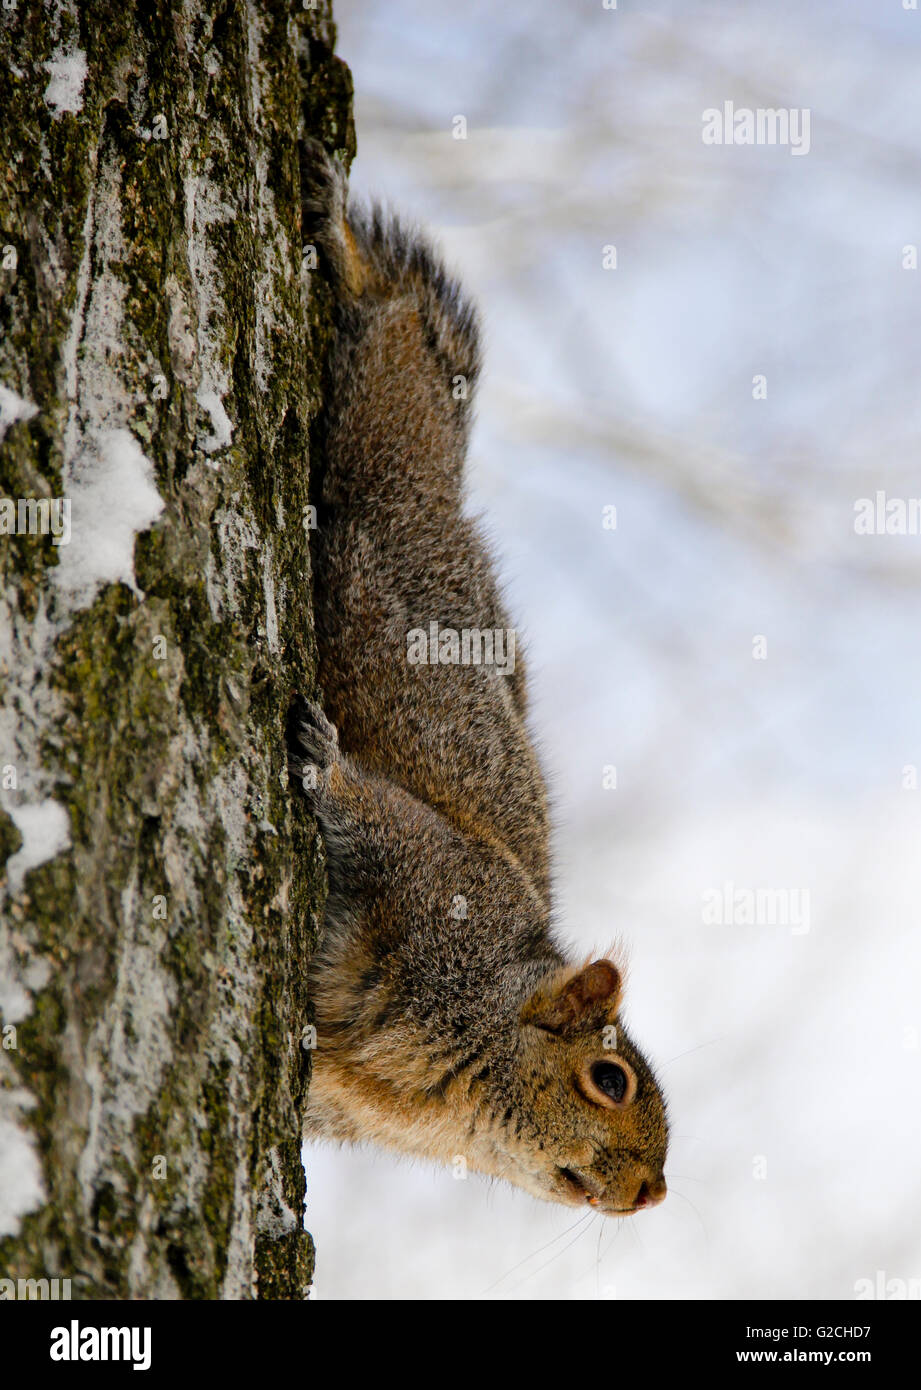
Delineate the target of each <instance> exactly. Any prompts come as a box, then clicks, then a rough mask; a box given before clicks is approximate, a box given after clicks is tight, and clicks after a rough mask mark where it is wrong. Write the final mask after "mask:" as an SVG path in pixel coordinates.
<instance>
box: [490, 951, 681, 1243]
mask: <svg viewBox="0 0 921 1390" xmlns="http://www.w3.org/2000/svg"><path fill="white" fill-rule="evenodd" d="M621 996H622V977H621V973H620V971H619V970H618V969H617V967H616V966H615V965H614V964H613V963H612V962H611V961H610V960H607V959H604V960H596V961H593V962H592V963H591V964H590V965H586V966H584V967H583V968H581V969H580V968H579V967H577V966H570V967H568V968H564V969H562V970H558V971H555V972H553V974H551V975H549V976H548V977H547V978H546V979H545V980H544V981H543V982H542V983H541V984H540V986H539V987H538V989H537V990H536V991H535V992H534V994H532V995H531V997H530V998H529V999H528V1000H527V1002H526V1003H525V1005H524V1007H523V1009H522V1011H521V1015H520V1033H519V1039H520V1041H519V1048H518V1057H517V1062H518V1068H517V1073H518V1074H517V1078H516V1081H517V1086H516V1089H517V1090H518V1093H519V1108H520V1110H521V1111H522V1112H524V1114H525V1115H526V1117H527V1124H526V1125H524V1126H522V1133H524V1130H525V1129H526V1128H527V1129H530V1130H531V1132H532V1133H533V1132H534V1131H535V1130H536V1131H537V1134H538V1137H539V1138H540V1139H541V1141H542V1147H541V1148H539V1149H538V1150H537V1151H536V1152H535V1149H534V1146H533V1143H528V1144H527V1146H526V1148H525V1147H524V1146H523V1147H522V1149H521V1151H520V1154H519V1153H516V1152H514V1150H513V1153H512V1154H511V1155H509V1157H511V1159H512V1164H513V1166H514V1168H515V1170H516V1173H515V1176H514V1177H512V1173H510V1172H506V1176H507V1177H512V1180H513V1181H515V1182H516V1183H517V1184H518V1185H519V1186H521V1187H524V1188H526V1189H527V1190H528V1191H530V1192H532V1193H533V1194H534V1195H535V1196H539V1197H543V1198H545V1199H547V1200H548V1201H555V1202H563V1203H566V1204H567V1205H570V1206H582V1205H585V1204H588V1205H590V1206H592V1207H594V1208H595V1209H596V1210H597V1211H599V1212H603V1213H605V1214H606V1215H610V1216H625V1215H629V1214H631V1213H632V1212H635V1211H639V1210H640V1209H641V1208H643V1207H650V1206H654V1205H655V1204H656V1203H658V1202H661V1201H662V1200H663V1198H664V1197H665V1194H666V1186H665V1177H664V1175H663V1172H662V1168H663V1165H664V1163H665V1154H666V1149H667V1147H668V1125H667V1121H666V1115H665V1102H664V1100H663V1098H662V1093H661V1091H660V1089H659V1085H658V1082H657V1081H656V1078H655V1076H654V1075H653V1072H652V1069H651V1067H650V1066H649V1064H648V1063H647V1062H646V1060H645V1058H644V1057H643V1055H642V1053H641V1052H640V1051H639V1050H638V1049H637V1048H636V1047H635V1046H634V1044H633V1042H632V1041H631V1039H630V1037H629V1035H628V1034H627V1032H626V1030H625V1029H624V1028H623V1026H622V1024H621V1023H620V1022H619V1021H618V1015H619V1012H620V1006H621Z"/></svg>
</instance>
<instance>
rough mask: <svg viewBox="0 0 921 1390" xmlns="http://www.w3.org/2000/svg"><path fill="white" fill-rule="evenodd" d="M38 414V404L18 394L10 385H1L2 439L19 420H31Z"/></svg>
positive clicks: (0, 429)
mask: <svg viewBox="0 0 921 1390" xmlns="http://www.w3.org/2000/svg"><path fill="white" fill-rule="evenodd" d="M37 414H38V406H37V405H33V404H32V402H31V401H27V400H25V399H24V398H23V397H22V396H19V395H17V394H16V392H15V391H11V390H10V388H9V387H8V386H0V439H3V436H4V435H5V434H6V432H7V430H8V429H9V427H10V425H15V423H16V421H17V420H31V419H32V416H33V415H37Z"/></svg>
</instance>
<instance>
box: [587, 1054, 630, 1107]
mask: <svg viewBox="0 0 921 1390" xmlns="http://www.w3.org/2000/svg"><path fill="white" fill-rule="evenodd" d="M592 1081H593V1082H594V1084H595V1085H596V1086H597V1087H598V1090H599V1091H603V1092H604V1094H605V1095H606V1096H609V1097H610V1099H611V1100H613V1101H617V1102H618V1103H619V1102H620V1101H622V1100H623V1098H624V1096H625V1095H626V1094H627V1087H628V1085H629V1078H628V1076H627V1073H626V1072H625V1071H624V1069H623V1067H619V1066H618V1065H617V1063H616V1062H596V1063H595V1065H594V1066H593V1067H592Z"/></svg>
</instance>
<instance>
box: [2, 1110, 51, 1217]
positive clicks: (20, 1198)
mask: <svg viewBox="0 0 921 1390" xmlns="http://www.w3.org/2000/svg"><path fill="white" fill-rule="evenodd" d="M3 1103H4V1107H5V1108H6V1107H9V1106H12V1105H17V1106H20V1107H21V1106H24V1105H30V1106H31V1105H33V1104H34V1101H33V1100H32V1099H31V1097H29V1096H28V1094H27V1093H26V1092H25V1091H13V1092H9V1091H7V1092H5V1093H4V1101H3ZM44 1200H45V1185H44V1182H43V1180H42V1169H41V1164H40V1163H39V1161H38V1157H37V1155H36V1153H35V1149H34V1147H33V1144H32V1140H31V1138H30V1137H29V1135H28V1134H27V1133H26V1132H25V1130H22V1129H20V1128H19V1126H18V1125H17V1124H16V1123H15V1122H14V1121H13V1120H12V1119H11V1118H10V1117H9V1116H8V1115H0V1239H2V1237H3V1236H14V1235H17V1234H18V1231H19V1222H20V1218H21V1217H23V1216H25V1215H27V1213H28V1212H30V1211H35V1210H36V1208H37V1207H40V1206H41V1205H42V1202H43V1201H44Z"/></svg>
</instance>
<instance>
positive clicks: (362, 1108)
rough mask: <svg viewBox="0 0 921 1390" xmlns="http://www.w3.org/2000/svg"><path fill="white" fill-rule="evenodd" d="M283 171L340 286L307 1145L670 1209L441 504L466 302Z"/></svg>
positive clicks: (488, 598) (305, 744)
mask: <svg viewBox="0 0 921 1390" xmlns="http://www.w3.org/2000/svg"><path fill="white" fill-rule="evenodd" d="M303 181H304V186H305V188H306V189H307V197H306V199H305V207H304V218H305V235H306V236H307V237H312V239H313V240H314V241H315V242H316V244H317V246H318V247H319V248H320V250H321V252H322V253H323V257H324V262H323V263H324V268H325V270H326V271H327V273H328V274H329V276H330V278H331V280H332V281H333V284H334V287H335V291H336V308H335V317H334V333H333V342H332V347H331V350H330V353H329V357H328V362H327V380H326V384H325V391H324V400H325V401H326V402H327V404H326V407H325V413H324V416H323V419H322V428H321V440H320V443H321V452H322V455H323V462H322V465H321V473H320V478H321V481H320V490H319V496H318V497H317V498H316V499H315V501H316V505H317V529H316V531H315V532H314V533H313V536H312V540H311V557H312V561H313V566H314V594H315V614H316V627H317V641H318V648H319V681H320V686H321V688H322V691H323V696H324V705H325V713H324V712H322V711H320V709H319V708H318V707H316V706H308V705H305V706H303V707H302V709H301V711H300V730H299V735H298V737H299V742H300V749H299V752H298V754H297V756H296V758H295V759H294V767H295V770H296V771H297V772H299V774H300V775H301V776H302V777H303V780H304V785H305V789H306V790H307V793H308V797H309V799H310V802H311V805H312V807H313V809H314V812H315V814H316V816H317V818H318V821H319V824H320V826H321V829H322V832H323V835H324V840H325V843H326V848H327V856H328V867H329V880H330V890H329V898H328V901H327V906H326V913H325V928H324V934H323V940H322V942H321V946H320V949H319V951H318V953H317V955H316V957H315V960H314V962H313V963H312V967H311V969H312V992H313V998H314V1002H315V1008H316V1025H317V1048H316V1051H315V1054H314V1072H313V1079H312V1081H311V1089H310V1097H309V1111H308V1120H307V1133H308V1135H310V1136H314V1137H327V1138H333V1139H339V1140H348V1141H353V1142H357V1141H361V1140H367V1139H371V1140H374V1141H375V1142H378V1143H381V1144H383V1145H385V1146H386V1147H389V1148H392V1149H396V1150H399V1151H402V1152H408V1153H414V1154H421V1155H425V1156H428V1157H431V1158H434V1159H436V1160H440V1161H443V1162H457V1160H458V1159H459V1158H463V1159H464V1160H465V1161H466V1163H467V1165H468V1166H469V1167H470V1168H472V1169H476V1170H479V1171H483V1172H487V1173H491V1174H493V1175H494V1176H501V1177H505V1178H507V1179H508V1180H509V1181H512V1182H514V1183H516V1184H518V1185H519V1186H521V1187H524V1188H526V1189H527V1190H528V1191H531V1192H533V1193H534V1194H535V1195H536V1196H540V1197H544V1198H547V1199H549V1200H555V1201H562V1202H567V1203H569V1204H573V1205H578V1204H582V1203H584V1202H586V1201H588V1202H591V1203H592V1205H594V1206H597V1207H598V1209H599V1210H602V1211H607V1212H611V1213H618V1214H621V1213H624V1212H627V1211H633V1210H637V1209H638V1208H639V1207H641V1206H646V1205H650V1204H652V1203H654V1202H656V1201H659V1200H661V1198H662V1197H663V1196H664V1195H665V1181H664V1177H663V1175H662V1165H663V1163H664V1159H665V1151H666V1144H667V1126H666V1121H665V1111H664V1103H663V1101H662V1097H661V1093H660V1091H659V1088H658V1085H657V1083H656V1081H655V1078H654V1076H653V1074H652V1072H651V1070H650V1068H649V1067H648V1064H647V1063H646V1062H645V1060H644V1058H643V1057H642V1055H641V1053H640V1052H639V1051H638V1050H637V1048H636V1047H635V1046H634V1044H633V1043H632V1042H631V1040H630V1038H629V1036H628V1034H627V1033H626V1030H625V1029H624V1028H623V1026H622V1023H621V1021H620V1017H619V1013H620V1005H621V994H622V980H621V972H620V970H619V969H618V968H617V966H616V965H615V964H614V963H613V962H612V961H610V960H607V959H602V960H598V961H595V962H592V963H585V964H583V965H581V966H580V965H577V964H575V963H571V962H569V961H568V960H567V958H566V956H565V955H564V953H563V952H562V951H561V949H560V948H559V946H558V945H557V944H556V942H555V940H554V937H553V934H552V930H551V898H550V853H549V826H548V811H547V796H546V789H545V785H544V781H543V777H542V775H541V771H540V767H539V764H538V760H537V757H536V754H535V752H534V748H533V746H532V743H531V740H530V737H529V734H528V730H527V725H526V688H525V672H524V665H523V662H522V658H521V652H520V648H519V645H518V643H517V641H516V634H515V632H514V629H513V628H512V627H511V625H510V623H509V620H508V617H507V615H506V613H505V609H504V606H503V604H502V600H501V597H500V595H499V592H498V588H497V585H496V581H495V577H494V573H493V566H492V562H491V558H490V555H489V552H488V549H487V547H486V545H485V544H484V541H483V539H482V537H481V536H480V534H479V532H478V530H477V527H476V525H475V523H474V522H473V521H471V520H470V518H468V517H467V516H465V514H464V511H463V502H464V496H463V468H464V459H465V454H466V448H467V440H468V435H469V431H470V423H471V417H470V412H471V408H472V395H473V390H474V387H475V385H476V381H477V378H478V376H479V371H480V357H479V347H478V330H477V318H476V314H475V312H474V310H473V308H472V306H471V305H470V304H469V302H468V301H467V300H466V298H465V297H464V295H463V294H462V292H461V290H460V288H459V287H458V285H457V284H456V282H455V281H454V280H453V279H452V278H451V277H450V276H449V275H448V274H447V273H446V271H445V270H444V268H443V266H442V265H441V263H440V261H439V260H438V258H437V257H436V255H435V254H434V253H433V251H432V250H431V248H430V247H429V245H428V244H427V243H426V241H425V240H424V239H423V238H422V237H421V236H419V235H418V234H417V233H415V232H410V231H408V230H407V229H406V228H405V227H404V226H403V225H402V224H401V223H400V221H399V220H397V219H396V218H393V217H385V216H384V215H383V213H381V211H380V210H379V209H374V210H372V211H371V212H363V211H362V210H360V209H356V208H353V207H350V208H349V209H348V215H346V183H345V176H344V173H343V171H342V170H341V169H340V167H339V166H338V165H337V164H335V163H334V162H333V161H332V160H330V159H329V158H328V157H327V156H326V154H325V153H324V152H323V151H322V149H321V148H320V147H319V146H318V145H315V144H310V145H308V146H307V147H306V149H305V156H304V162H303ZM327 715H328V716H329V718H327Z"/></svg>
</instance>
